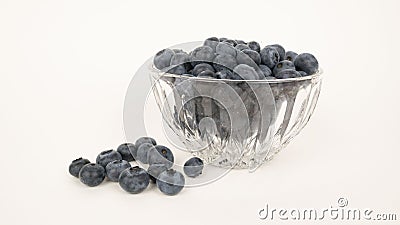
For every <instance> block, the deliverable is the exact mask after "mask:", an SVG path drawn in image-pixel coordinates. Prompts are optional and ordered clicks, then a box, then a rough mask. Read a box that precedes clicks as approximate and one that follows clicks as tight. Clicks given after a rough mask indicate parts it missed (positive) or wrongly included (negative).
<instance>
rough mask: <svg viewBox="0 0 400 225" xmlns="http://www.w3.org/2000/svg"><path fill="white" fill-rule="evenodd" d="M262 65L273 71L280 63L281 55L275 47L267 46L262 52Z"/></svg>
mask: <svg viewBox="0 0 400 225" xmlns="http://www.w3.org/2000/svg"><path fill="white" fill-rule="evenodd" d="M260 55H261V63H262V64H264V65H266V66H268V67H269V68H270V69H273V68H274V66H275V65H276V64H277V63H278V62H279V53H278V51H277V50H276V48H275V47H271V46H267V47H265V48H263V49H262V50H261V51H260Z"/></svg>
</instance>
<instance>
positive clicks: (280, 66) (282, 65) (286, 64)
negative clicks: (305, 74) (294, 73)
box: [273, 60, 295, 74]
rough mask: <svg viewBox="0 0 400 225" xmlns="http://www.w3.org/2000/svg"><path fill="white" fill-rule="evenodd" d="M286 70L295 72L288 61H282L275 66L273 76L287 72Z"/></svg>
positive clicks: (292, 65)
mask: <svg viewBox="0 0 400 225" xmlns="http://www.w3.org/2000/svg"><path fill="white" fill-rule="evenodd" d="M287 69H292V70H295V68H294V64H293V63H292V62H291V61H289V60H283V61H280V62H279V63H278V64H276V66H275V67H274V70H273V72H274V74H278V73H279V72H280V71H282V70H287Z"/></svg>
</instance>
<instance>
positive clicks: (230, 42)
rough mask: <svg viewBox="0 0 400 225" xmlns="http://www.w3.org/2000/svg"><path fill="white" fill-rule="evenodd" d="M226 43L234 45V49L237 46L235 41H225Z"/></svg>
mask: <svg viewBox="0 0 400 225" xmlns="http://www.w3.org/2000/svg"><path fill="white" fill-rule="evenodd" d="M223 42H224V43H228V44H230V45H232V46H233V47H235V46H236V45H237V42H236V41H235V40H232V39H227V40H225V41H223Z"/></svg>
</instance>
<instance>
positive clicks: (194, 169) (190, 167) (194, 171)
mask: <svg viewBox="0 0 400 225" xmlns="http://www.w3.org/2000/svg"><path fill="white" fill-rule="evenodd" d="M203 167H204V163H203V160H201V159H200V158H198V157H192V158H190V159H189V160H187V161H186V162H185V164H184V166H183V172H185V174H186V176H188V177H197V176H199V175H200V174H201V173H202V172H203Z"/></svg>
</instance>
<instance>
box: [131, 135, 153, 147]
mask: <svg viewBox="0 0 400 225" xmlns="http://www.w3.org/2000/svg"><path fill="white" fill-rule="evenodd" d="M143 143H150V144H152V145H156V144H157V142H156V140H154V138H151V137H141V138H139V139H137V140H136V142H135V145H136V147H140V145H141V144H143Z"/></svg>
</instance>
